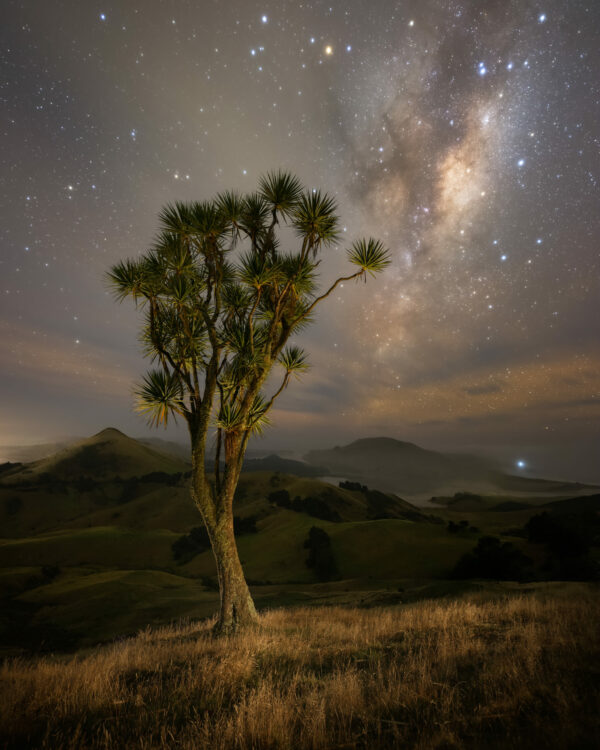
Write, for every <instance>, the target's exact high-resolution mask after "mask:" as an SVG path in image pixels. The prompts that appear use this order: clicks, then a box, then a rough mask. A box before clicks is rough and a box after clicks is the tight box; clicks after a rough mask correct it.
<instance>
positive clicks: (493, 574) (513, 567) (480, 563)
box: [452, 536, 532, 581]
mask: <svg viewBox="0 0 600 750" xmlns="http://www.w3.org/2000/svg"><path fill="white" fill-rule="evenodd" d="M531 564H532V561H531V560H530V558H529V557H527V555H524V554H523V553H522V552H521V550H518V549H517V548H516V547H515V546H514V545H513V544H511V543H510V542H501V541H500V540H499V539H498V538H497V537H494V536H482V537H481V538H480V539H479V542H478V543H477V546H476V547H475V548H474V549H473V551H472V552H467V554H466V555H463V556H462V557H461V558H460V560H459V561H458V562H457V564H456V566H455V567H454V570H453V571H452V577H453V578H489V579H493V580H496V581H523V580H526V579H527V578H529V577H530V576H531V570H530V569H531Z"/></svg>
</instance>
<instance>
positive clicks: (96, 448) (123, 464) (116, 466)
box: [2, 427, 189, 484]
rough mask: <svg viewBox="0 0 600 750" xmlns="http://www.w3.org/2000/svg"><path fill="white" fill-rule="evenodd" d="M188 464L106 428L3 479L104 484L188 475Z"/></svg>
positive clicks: (7, 481)
mask: <svg viewBox="0 0 600 750" xmlns="http://www.w3.org/2000/svg"><path fill="white" fill-rule="evenodd" d="M188 469H189V464H187V463H186V462H185V461H183V460H181V459H178V458H176V457H175V456H167V455H165V454H164V453H159V452H158V451H155V450H153V449H152V448H149V447H147V446H145V445H142V444H141V443H139V442H138V441H137V440H133V439H132V438H130V437H127V435H124V434H123V433H122V432H120V431H119V430H115V429H114V428H112V427H109V428H107V429H105V430H102V431H101V432H99V433H98V434H97V435H94V436H92V437H90V438H87V439H85V440H81V441H78V442H76V443H73V444H71V445H69V446H68V447H67V448H64V449H63V450H61V451H59V452H58V453H55V454H54V455H52V456H48V457H47V458H43V459H40V460H39V461H34V462H33V463H30V464H25V465H24V466H22V467H19V468H17V469H16V470H13V471H9V472H6V473H4V474H3V475H2V480H3V483H5V484H6V483H10V484H16V483H22V484H26V483H30V482H36V481H40V479H42V480H44V479H48V480H55V481H56V480H63V481H69V480H71V481H73V480H76V479H82V478H90V479H93V480H94V481H104V480H107V479H113V478H115V477H120V478H122V479H127V478H129V477H133V476H141V475H143V474H149V473H151V472H156V471H161V472H167V473H176V472H181V471H187V470H188Z"/></svg>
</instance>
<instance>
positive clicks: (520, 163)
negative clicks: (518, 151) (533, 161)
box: [517, 159, 525, 167]
mask: <svg viewBox="0 0 600 750" xmlns="http://www.w3.org/2000/svg"><path fill="white" fill-rule="evenodd" d="M517 166H518V167H524V166H525V159H519V161H518V162H517Z"/></svg>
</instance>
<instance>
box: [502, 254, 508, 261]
mask: <svg viewBox="0 0 600 750" xmlns="http://www.w3.org/2000/svg"><path fill="white" fill-rule="evenodd" d="M507 258H508V255H501V256H500V260H501V261H505V260H506V259H507Z"/></svg>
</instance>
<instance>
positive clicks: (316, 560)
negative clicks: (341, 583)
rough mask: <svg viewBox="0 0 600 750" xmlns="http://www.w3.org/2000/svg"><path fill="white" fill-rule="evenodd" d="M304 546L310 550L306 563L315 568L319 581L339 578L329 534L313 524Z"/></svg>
mask: <svg viewBox="0 0 600 750" xmlns="http://www.w3.org/2000/svg"><path fill="white" fill-rule="evenodd" d="M304 548H305V549H308V550H309V553H308V558H307V559H306V564H307V565H308V567H309V568H314V569H315V573H316V575H317V578H318V579H319V581H331V580H333V579H335V578H339V572H338V569H337V565H336V562H335V558H334V556H333V550H332V549H331V539H330V538H329V534H328V533H327V532H326V531H324V530H323V529H320V528H319V527H318V526H313V527H312V528H311V530H310V531H309V532H308V538H307V539H306V541H305V542H304Z"/></svg>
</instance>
